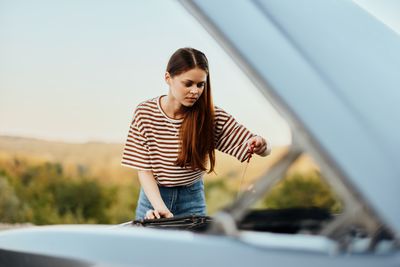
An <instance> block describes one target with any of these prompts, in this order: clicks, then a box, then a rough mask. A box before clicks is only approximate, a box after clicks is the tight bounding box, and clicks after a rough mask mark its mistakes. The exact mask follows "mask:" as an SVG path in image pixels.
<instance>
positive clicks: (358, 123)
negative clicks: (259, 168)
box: [181, 0, 400, 237]
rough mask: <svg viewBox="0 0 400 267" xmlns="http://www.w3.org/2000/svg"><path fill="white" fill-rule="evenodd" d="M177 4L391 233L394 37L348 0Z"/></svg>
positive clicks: (398, 229)
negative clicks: (198, 23) (194, 18)
mask: <svg viewBox="0 0 400 267" xmlns="http://www.w3.org/2000/svg"><path fill="white" fill-rule="evenodd" d="M181 3H182V4H183V6H184V7H186V8H187V9H188V10H189V11H190V13H192V14H193V15H194V16H195V17H196V18H197V19H198V20H199V21H200V22H201V24H202V25H203V26H204V27H205V28H206V29H207V30H208V31H209V32H210V33H211V35H212V36H213V37H215V38H216V40H217V41H218V42H219V43H220V44H221V46H222V47H223V48H224V49H225V50H227V52H228V54H230V55H231V56H232V58H233V59H234V60H235V62H236V63H238V65H239V67H240V68H241V69H242V70H243V71H244V72H245V73H246V74H247V75H248V76H249V77H250V79H251V80H252V81H253V82H254V83H255V85H256V86H257V87H258V88H259V89H260V90H261V92H262V93H263V94H264V95H265V96H266V97H267V98H268V100H269V101H270V102H271V103H272V104H273V105H274V106H275V107H276V108H277V110H278V111H279V112H280V113H281V114H282V115H283V116H284V117H285V118H286V119H287V121H288V123H289V124H290V125H291V128H292V130H293V134H294V137H295V139H297V140H295V141H296V142H297V143H299V144H300V146H301V147H302V149H303V151H305V152H307V153H310V154H311V155H312V156H313V157H314V159H315V160H316V161H317V162H318V163H321V164H322V165H323V166H327V168H328V169H329V170H328V172H330V173H331V174H334V175H333V176H332V175H328V176H329V177H327V178H328V180H335V179H337V180H339V181H340V183H341V184H342V188H346V190H349V192H351V194H352V195H353V196H355V198H356V199H357V200H358V201H359V203H361V205H362V206H363V209H364V210H366V211H367V212H368V213H369V214H372V216H373V217H375V218H377V220H378V221H379V222H378V224H383V225H385V227H389V229H390V230H391V231H392V233H394V234H395V235H397V237H398V236H399V233H400V206H399V205H398V203H400V197H399V196H400V194H399V193H398V191H399V189H400V164H398V161H399V159H400V138H399V136H400V124H399V115H400V105H399V104H398V102H399V101H398V100H400V90H399V88H400V74H399V71H400V37H399V36H398V35H397V34H396V33H395V32H393V31H392V30H391V29H389V28H388V27H386V26H385V25H384V24H383V23H381V22H380V21H378V20H377V19H375V18H374V17H373V16H371V15H370V14H369V13H367V12H366V11H365V10H363V9H362V8H360V7H359V6H358V5H356V4H355V3H353V2H351V1H336V0H335V1H333V0H331V1H320V0H306V1H302V2H301V4H297V5H295V6H293V1H289V0H279V1H276V0H275V1H273V0H263V1H261V0H259V1H256V0H253V1H222V0H220V1H214V0H193V1H185V0H182V1H181ZM339 191H340V190H339ZM353 217H357V216H353Z"/></svg>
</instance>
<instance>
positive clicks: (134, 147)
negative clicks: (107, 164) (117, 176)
mask: <svg viewBox="0 0 400 267" xmlns="http://www.w3.org/2000/svg"><path fill="white" fill-rule="evenodd" d="M121 165H122V166H126V167H130V168H134V169H138V170H151V169H152V168H151V162H150V156H149V147H148V145H147V138H146V136H145V135H144V134H143V127H142V124H141V116H140V112H139V108H138V107H137V108H136V109H135V112H134V115H133V118H132V121H131V124H130V126H129V132H128V137H127V139H126V142H125V146H124V149H123V153H122V160H121Z"/></svg>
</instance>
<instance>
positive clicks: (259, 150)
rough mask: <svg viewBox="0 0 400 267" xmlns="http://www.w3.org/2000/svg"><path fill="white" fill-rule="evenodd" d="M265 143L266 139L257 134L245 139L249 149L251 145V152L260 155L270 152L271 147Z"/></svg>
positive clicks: (263, 155)
mask: <svg viewBox="0 0 400 267" xmlns="http://www.w3.org/2000/svg"><path fill="white" fill-rule="evenodd" d="M267 145H268V144H267V141H265V139H264V138H262V137H261V136H258V135H256V136H254V137H252V138H250V139H249V140H247V146H248V147H249V150H250V151H251V147H253V149H252V150H253V153H255V154H257V155H260V156H262V157H265V156H267V155H269V154H270V152H271V149H270V148H269V147H267Z"/></svg>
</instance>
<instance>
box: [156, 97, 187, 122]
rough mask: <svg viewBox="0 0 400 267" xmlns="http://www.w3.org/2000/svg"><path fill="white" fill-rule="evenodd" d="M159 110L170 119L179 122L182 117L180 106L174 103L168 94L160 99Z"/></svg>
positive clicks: (182, 112) (176, 102)
mask: <svg viewBox="0 0 400 267" xmlns="http://www.w3.org/2000/svg"><path fill="white" fill-rule="evenodd" d="M161 108H162V109H163V111H164V112H165V114H167V116H168V117H170V118H172V119H175V120H179V119H182V118H183V116H184V109H183V106H182V104H181V103H179V102H178V101H176V100H175V99H174V97H173V96H171V95H170V94H168V95H166V96H163V97H162V98H161Z"/></svg>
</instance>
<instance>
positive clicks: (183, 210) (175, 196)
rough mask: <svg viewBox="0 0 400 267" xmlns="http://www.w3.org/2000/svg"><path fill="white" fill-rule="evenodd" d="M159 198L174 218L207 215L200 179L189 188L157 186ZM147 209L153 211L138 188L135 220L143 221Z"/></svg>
mask: <svg viewBox="0 0 400 267" xmlns="http://www.w3.org/2000/svg"><path fill="white" fill-rule="evenodd" d="M158 188H159V189H160V194H161V198H162V199H163V201H164V203H165V205H166V206H167V208H168V209H169V210H170V211H171V212H172V214H174V216H187V215H203V216H205V215H206V213H207V209H206V200H205V195H204V182H203V179H200V180H198V181H196V182H195V183H193V184H192V185H189V186H174V187H166V186H161V185H158ZM149 209H154V208H153V206H152V205H151V203H150V201H149V200H148V198H147V196H146V194H145V193H144V190H143V188H140V193H139V199H138V204H137V207H136V216H135V220H140V219H143V218H144V217H145V215H146V212H147V211H148V210H149Z"/></svg>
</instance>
